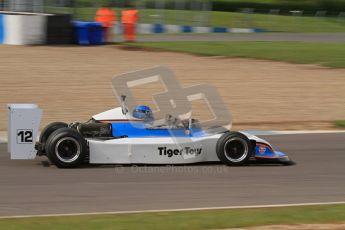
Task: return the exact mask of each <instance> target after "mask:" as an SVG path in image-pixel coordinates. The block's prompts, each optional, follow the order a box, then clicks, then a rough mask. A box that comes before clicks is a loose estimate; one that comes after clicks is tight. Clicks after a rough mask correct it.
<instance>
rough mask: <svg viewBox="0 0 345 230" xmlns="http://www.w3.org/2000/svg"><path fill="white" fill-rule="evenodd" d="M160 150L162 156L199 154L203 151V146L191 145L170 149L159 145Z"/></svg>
mask: <svg viewBox="0 0 345 230" xmlns="http://www.w3.org/2000/svg"><path fill="white" fill-rule="evenodd" d="M158 152H159V155H160V156H168V157H173V156H179V155H180V156H181V155H194V156H198V155H200V154H201V152H202V148H191V147H184V148H181V149H170V148H167V147H158Z"/></svg>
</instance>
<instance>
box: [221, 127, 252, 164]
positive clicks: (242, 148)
mask: <svg viewBox="0 0 345 230" xmlns="http://www.w3.org/2000/svg"><path fill="white" fill-rule="evenodd" d="M216 151H217V156H218V158H219V159H220V161H221V162H223V163H224V164H226V165H231V166H240V165H245V164H246V163H248V161H249V158H250V157H251V156H252V154H253V148H252V147H251V143H250V141H249V139H248V138H247V137H246V136H245V135H243V134H242V133H238V132H227V133H224V134H223V136H221V138H219V140H218V142H217V146H216Z"/></svg>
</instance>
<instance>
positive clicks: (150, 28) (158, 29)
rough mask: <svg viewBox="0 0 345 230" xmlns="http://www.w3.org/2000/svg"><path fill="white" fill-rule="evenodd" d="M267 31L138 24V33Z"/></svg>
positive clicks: (259, 30)
mask: <svg viewBox="0 0 345 230" xmlns="http://www.w3.org/2000/svg"><path fill="white" fill-rule="evenodd" d="M261 32H266V31H265V30H264V29H260V28H227V27H202V26H187V25H164V24H143V23H141V24H138V26H137V33H138V34H159V33H261Z"/></svg>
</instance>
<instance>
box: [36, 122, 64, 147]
mask: <svg viewBox="0 0 345 230" xmlns="http://www.w3.org/2000/svg"><path fill="white" fill-rule="evenodd" d="M67 127H68V125H67V124H66V123H64V122H53V123H50V124H49V125H47V126H46V127H45V128H44V129H43V130H42V132H41V135H40V139H39V143H41V144H42V146H44V145H45V143H46V142H47V140H48V138H49V136H50V134H52V133H53V132H54V131H55V130H58V129H61V128H67ZM42 153H45V150H44V147H43V149H42Z"/></svg>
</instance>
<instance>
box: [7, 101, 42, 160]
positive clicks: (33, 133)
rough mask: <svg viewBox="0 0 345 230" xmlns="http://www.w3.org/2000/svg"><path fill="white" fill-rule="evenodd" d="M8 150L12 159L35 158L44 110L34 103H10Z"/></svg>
mask: <svg viewBox="0 0 345 230" xmlns="http://www.w3.org/2000/svg"><path fill="white" fill-rule="evenodd" d="M7 108H8V146H7V147H8V152H9V153H10V154H11V159H23V160H27V159H34V158H35V157H36V154H37V150H36V149H35V144H36V138H37V135H38V128H39V126H40V121H41V117H42V110H41V109H39V108H38V106H37V105H34V104H9V105H7Z"/></svg>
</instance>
